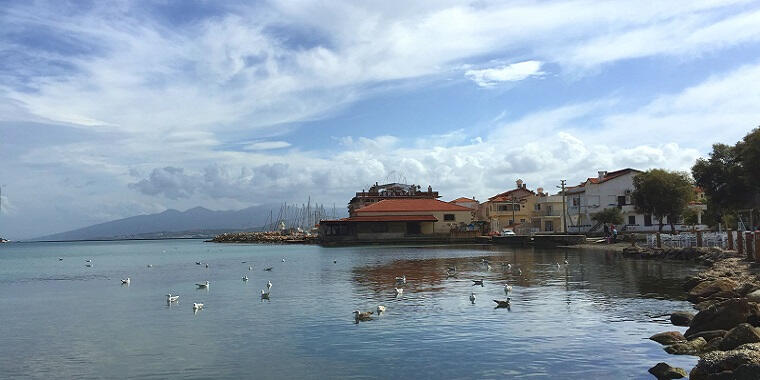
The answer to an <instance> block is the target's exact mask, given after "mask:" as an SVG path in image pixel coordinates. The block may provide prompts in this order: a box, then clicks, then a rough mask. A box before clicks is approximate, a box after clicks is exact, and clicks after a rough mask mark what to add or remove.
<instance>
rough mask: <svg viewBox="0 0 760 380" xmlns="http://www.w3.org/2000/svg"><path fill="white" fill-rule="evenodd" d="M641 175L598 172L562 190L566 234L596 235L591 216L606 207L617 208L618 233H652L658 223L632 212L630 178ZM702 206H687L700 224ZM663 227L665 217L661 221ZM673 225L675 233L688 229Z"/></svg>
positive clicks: (624, 171) (597, 229)
mask: <svg viewBox="0 0 760 380" xmlns="http://www.w3.org/2000/svg"><path fill="white" fill-rule="evenodd" d="M639 173H642V171H640V170H636V169H631V168H626V169H622V170H617V171H613V172H607V171H598V172H597V176H596V177H593V178H588V179H586V180H585V181H583V182H582V183H581V184H580V185H578V186H573V187H567V188H565V196H566V202H567V223H568V226H567V229H568V232H570V233H595V232H600V231H601V229H602V224H601V223H598V222H595V221H593V220H592V218H593V215H594V214H596V213H598V212H600V211H602V210H604V209H607V208H612V207H617V208H618V209H620V211H621V213H622V214H623V225H622V226H618V231H620V232H623V231H629V232H639V231H642V232H643V231H656V230H658V228H659V220H656V218H654V217H653V216H652V215H649V214H642V213H640V212H638V211H637V210H636V206H635V205H634V204H633V200H632V197H631V194H632V193H633V189H634V187H633V177H635V176H636V175H637V174H639ZM701 206H702V205H693V206H689V207H690V208H692V209H695V211H697V212H698V215H699V216H698V219H699V220H700V221H701V213H702V212H703V211H704V210H703V209H702V207H701ZM663 223H665V224H667V223H668V221H667V218H665V220H663ZM674 224H676V228H677V229H679V230H685V229H688V228H690V227H688V226H684V225H680V224H678V223H674Z"/></svg>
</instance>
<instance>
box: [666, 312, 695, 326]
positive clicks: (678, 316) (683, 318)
mask: <svg viewBox="0 0 760 380" xmlns="http://www.w3.org/2000/svg"><path fill="white" fill-rule="evenodd" d="M692 318H694V314H692V313H689V312H687V311H674V312H673V313H671V314H670V322H671V323H672V324H673V325H675V326H688V325H689V324H690V323H691V320H692Z"/></svg>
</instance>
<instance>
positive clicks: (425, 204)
mask: <svg viewBox="0 0 760 380" xmlns="http://www.w3.org/2000/svg"><path fill="white" fill-rule="evenodd" d="M406 211H472V209H469V208H467V207H464V206H459V205H455V204H452V203H448V202H443V201H439V200H437V199H429V198H428V199H385V200H382V201H380V202H377V203H375V204H371V205H369V206H365V207H362V208H360V209H358V210H356V213H357V214H361V213H365V212H406Z"/></svg>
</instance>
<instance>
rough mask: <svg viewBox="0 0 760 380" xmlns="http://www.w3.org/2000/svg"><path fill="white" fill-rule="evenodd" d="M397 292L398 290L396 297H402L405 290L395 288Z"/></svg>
mask: <svg viewBox="0 0 760 380" xmlns="http://www.w3.org/2000/svg"><path fill="white" fill-rule="evenodd" d="M395 290H396V295H397V296H400V295H401V294H402V293H404V289H402V288H395Z"/></svg>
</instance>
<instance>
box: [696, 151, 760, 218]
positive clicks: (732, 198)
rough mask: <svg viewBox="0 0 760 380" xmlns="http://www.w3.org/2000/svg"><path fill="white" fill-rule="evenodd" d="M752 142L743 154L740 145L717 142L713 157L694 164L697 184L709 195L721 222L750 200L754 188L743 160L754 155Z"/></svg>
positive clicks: (710, 204) (713, 208)
mask: <svg viewBox="0 0 760 380" xmlns="http://www.w3.org/2000/svg"><path fill="white" fill-rule="evenodd" d="M745 139H746V138H745ZM752 144H753V143H748V144H747V145H745V146H744V148H743V149H744V157H742V155H741V154H740V153H741V149H740V148H738V147H737V146H729V145H726V144H714V145H713V150H712V152H711V153H710V157H709V158H707V159H705V158H699V159H697V162H696V163H695V164H694V166H693V167H692V168H691V173H692V176H694V182H695V184H696V185H697V186H699V187H701V188H702V190H703V191H704V192H705V196H706V197H707V209H708V210H709V213H710V214H711V215H712V216H714V217H715V218H716V219H717V222H718V224H720V223H721V222H725V221H726V220H725V219H726V216H727V215H729V214H733V213H734V212H735V211H736V210H737V209H742V208H747V205H748V203H749V202H750V201H751V198H752V194H753V191H752V188H751V186H750V185H749V183H748V181H747V171H746V170H745V165H744V164H743V160H744V159H747V158H749V157H752V156H753V154H754V151H753V149H750V148H749V146H750V145H752ZM737 145H738V144H737Z"/></svg>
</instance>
